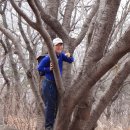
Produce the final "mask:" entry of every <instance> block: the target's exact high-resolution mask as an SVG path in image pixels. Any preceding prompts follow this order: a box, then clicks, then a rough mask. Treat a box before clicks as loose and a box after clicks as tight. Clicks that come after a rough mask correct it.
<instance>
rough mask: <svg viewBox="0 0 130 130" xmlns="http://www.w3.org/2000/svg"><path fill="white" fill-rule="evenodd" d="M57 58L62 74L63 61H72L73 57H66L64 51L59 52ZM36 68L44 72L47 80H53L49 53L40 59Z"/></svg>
mask: <svg viewBox="0 0 130 130" xmlns="http://www.w3.org/2000/svg"><path fill="white" fill-rule="evenodd" d="M57 59H58V65H59V70H60V74H61V76H62V68H63V61H65V62H68V63H72V62H73V61H74V58H73V57H67V56H66V55H65V53H64V52H61V53H60V54H59V55H57ZM37 69H38V70H39V71H43V72H45V77H46V78H47V79H48V80H52V81H55V79H54V75H53V71H52V70H50V57H49V55H46V56H45V57H44V58H43V59H42V60H41V61H40V63H39V65H38V67H37Z"/></svg>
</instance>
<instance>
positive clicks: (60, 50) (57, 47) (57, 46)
mask: <svg viewBox="0 0 130 130" xmlns="http://www.w3.org/2000/svg"><path fill="white" fill-rule="evenodd" d="M54 50H55V52H56V53H61V52H62V50H63V44H62V43H59V44H57V45H54Z"/></svg>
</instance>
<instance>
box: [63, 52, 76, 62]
mask: <svg viewBox="0 0 130 130" xmlns="http://www.w3.org/2000/svg"><path fill="white" fill-rule="evenodd" d="M62 58H63V61H65V62H68V63H72V62H74V58H73V57H72V56H71V57H67V56H66V55H65V53H62Z"/></svg>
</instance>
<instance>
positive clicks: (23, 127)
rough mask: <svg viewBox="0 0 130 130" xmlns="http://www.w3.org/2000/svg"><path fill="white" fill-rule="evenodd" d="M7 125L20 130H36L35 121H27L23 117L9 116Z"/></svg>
mask: <svg viewBox="0 0 130 130" xmlns="http://www.w3.org/2000/svg"><path fill="white" fill-rule="evenodd" d="M7 124H8V125H9V126H13V127H15V128H17V129H18V130H35V129H36V121H35V119H25V118H22V117H14V116H8V120H7Z"/></svg>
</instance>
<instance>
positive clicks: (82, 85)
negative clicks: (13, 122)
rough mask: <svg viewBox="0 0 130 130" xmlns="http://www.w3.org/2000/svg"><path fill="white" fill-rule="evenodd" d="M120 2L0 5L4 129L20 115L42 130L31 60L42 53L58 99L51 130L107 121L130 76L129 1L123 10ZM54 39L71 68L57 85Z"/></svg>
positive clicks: (88, 128) (76, 129)
mask: <svg viewBox="0 0 130 130" xmlns="http://www.w3.org/2000/svg"><path fill="white" fill-rule="evenodd" d="M121 2H122V3H124V1H123V0H122V1H121V0H95V1H89V0H88V1H83V0H82V1H81V0H68V1H63V0H54V1H53V2H52V1H50V0H46V1H42V0H27V1H23V0H19V1H14V0H10V1H6V0H3V1H1V3H0V5H1V6H0V7H1V9H0V10H1V11H0V13H1V16H2V17H1V20H2V23H1V24H0V31H1V46H2V49H1V57H3V56H4V58H2V60H1V74H2V76H3V77H2V79H4V82H5V84H4V83H3V84H4V85H3V87H4V86H5V87H6V88H2V89H1V92H2V94H1V95H2V96H1V97H2V98H1V99H2V101H3V102H4V104H5V106H4V107H5V108H11V109H5V119H6V118H7V119H6V120H5V121H6V122H5V123H8V121H9V119H8V117H9V116H10V115H13V117H14V115H15V117H17V116H18V115H19V113H20V114H21V115H22V117H23V119H26V118H28V120H29V121H31V118H34V117H36V122H37V123H36V127H35V129H38V130H43V124H44V123H43V121H44V119H43V117H44V116H43V114H44V112H43V102H42V100H41V95H40V84H41V82H40V77H39V76H38V74H37V71H36V65H37V62H36V57H37V56H38V55H40V54H43V53H45V52H48V53H49V55H50V58H51V60H52V62H53V65H54V76H55V79H56V84H57V89H58V92H59V97H60V98H59V99H60V102H59V107H58V114H57V117H56V123H55V130H61V129H62V130H68V129H69V130H83V129H84V130H93V129H95V127H96V126H97V121H99V118H100V116H101V114H102V113H103V112H104V113H105V114H104V115H103V116H102V119H103V118H104V116H105V117H110V115H112V114H111V113H110V112H112V111H111V110H110V107H111V104H112V102H113V101H115V100H116V99H117V97H118V95H119V94H120V92H121V91H122V90H123V89H122V88H123V86H124V84H125V83H126V81H127V80H128V78H127V77H128V75H129V73H130V61H129V51H130V25H129V24H128V21H129V19H128V18H129V0H128V1H125V3H126V5H123V8H120V6H121V5H122V3H121ZM120 10H121V11H122V13H120ZM57 36H58V37H60V38H61V39H62V40H63V41H64V49H65V51H69V52H70V53H71V54H74V55H75V63H74V64H73V65H72V66H70V65H67V64H64V73H63V77H62V79H61V77H60V73H59V69H58V65H57V61H56V56H55V53H54V50H53V46H52V39H53V38H55V37H57ZM78 53H79V56H78V55H77V54H78ZM5 59H9V60H5ZM5 63H7V64H5ZM5 65H6V66H5ZM4 68H6V69H7V70H4ZM6 72H8V73H6ZM126 79H127V80H126ZM2 81H3V80H2ZM124 81H125V82H124ZM128 81H129V80H128ZM123 83H124V84H123ZM30 88H31V90H32V92H33V96H32V95H31V94H32V93H31V92H30ZM3 97H5V100H3V99H4V98H3ZM10 97H11V98H10ZM120 100H121V98H120ZM119 102H120V104H122V103H121V101H119ZM31 106H33V107H31ZM107 106H109V107H108V108H107V110H105V108H106V107H107ZM113 108H114V107H113ZM9 110H10V111H9ZM104 110H105V111H104ZM106 111H107V112H106ZM118 111H120V110H118ZM29 112H30V114H29ZM34 113H35V114H34ZM127 114H129V113H127ZM27 115H28V116H27ZM33 116H34V117H33ZM17 120H18V119H17ZM23 122H24V121H23ZM117 124H118V123H117ZM32 126H33V125H32V124H30V125H29V124H28V125H27V127H28V129H33V128H32ZM128 126H129V124H128ZM17 128H18V129H23V128H22V126H17ZM24 129H26V128H24Z"/></svg>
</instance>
